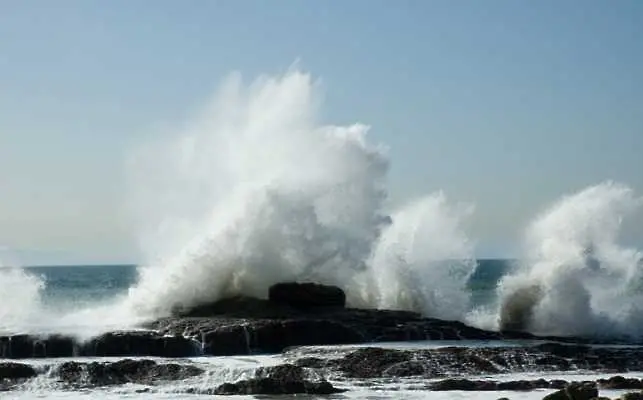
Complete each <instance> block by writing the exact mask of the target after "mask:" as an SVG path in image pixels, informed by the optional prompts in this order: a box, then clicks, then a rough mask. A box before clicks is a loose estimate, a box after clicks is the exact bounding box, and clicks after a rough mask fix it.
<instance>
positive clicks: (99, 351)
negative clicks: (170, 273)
mask: <svg viewBox="0 0 643 400" xmlns="http://www.w3.org/2000/svg"><path fill="white" fill-rule="evenodd" d="M197 347H199V345H198V343H196V342H195V341H193V340H191V339H188V338H185V337H183V336H166V335H161V334H159V333H158V332H155V331H122V332H110V333H105V334H102V335H99V336H97V337H94V338H92V339H90V340H88V341H86V342H79V341H78V340H76V339H74V338H72V337H65V336H60V335H52V336H35V335H13V336H0V358H7V359H25V358H57V357H127V356H154V357H191V356H195V355H197V354H198V353H199V352H200V350H199V349H197Z"/></svg>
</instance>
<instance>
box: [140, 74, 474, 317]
mask: <svg viewBox="0 0 643 400" xmlns="http://www.w3.org/2000/svg"><path fill="white" fill-rule="evenodd" d="M316 89H317V84H316V83H315V82H313V81H312V79H311V77H310V76H309V75H308V74H305V73H302V72H299V71H297V70H291V71H288V72H287V73H286V74H284V75H283V76H278V77H262V78H260V79H258V80H256V81H255V82H253V83H252V84H250V85H244V83H243V82H242V80H241V78H240V77H239V76H238V75H233V76H231V77H230V78H229V79H228V80H227V81H226V82H225V84H224V85H222V87H221V89H220V90H219V92H218V93H217V95H216V96H215V97H214V99H213V100H212V101H211V102H210V104H209V105H208V107H206V108H205V110H204V111H203V113H201V114H200V116H199V117H198V118H196V119H195V120H194V121H193V123H191V124H190V125H189V126H187V127H186V128H185V129H183V130H181V131H180V133H179V134H178V135H170V136H168V137H165V138H163V139H162V140H157V141H155V143H146V144H145V145H144V146H141V147H140V148H139V149H137V151H136V152H135V153H133V156H132V159H131V164H130V167H131V168H130V171H131V172H132V176H131V178H132V188H133V199H135V200H136V201H135V202H134V205H135V206H136V208H135V210H134V211H135V215H137V216H139V217H140V219H139V222H140V225H139V226H140V227H141V230H142V234H141V237H142V238H143V240H142V242H141V245H142V249H143V250H144V252H145V256H146V260H147V262H146V263H145V266H144V267H141V268H140V281H139V283H138V285H136V286H135V287H133V288H132V289H131V290H130V293H129V299H128V302H129V306H130V308H132V309H133V310H134V311H135V312H136V313H138V314H139V315H154V316H160V315H167V314H168V313H170V312H171V311H172V310H173V309H175V308H177V307H179V308H180V307H190V306H194V305H197V304H201V303H205V302H210V301H214V300H217V299H219V298H222V297H225V296H229V295H234V294H245V295H252V296H258V297H265V296H267V293H268V287H269V286H270V285H271V284H274V283H277V282H280V281H289V280H299V281H304V280H307V281H316V282H321V283H326V284H334V285H338V286H340V287H342V288H343V289H345V290H346V292H347V296H348V301H349V303H350V304H353V305H359V306H371V307H391V308H403V309H413V310H417V311H421V312H424V313H426V314H429V315H436V316H444V315H448V316H452V317H454V318H458V317H461V315H456V314H458V313H460V312H464V311H462V310H464V309H465V308H466V307H467V301H468V296H467V295H466V291H465V290H464V285H465V283H466V279H467V277H468V275H469V274H470V273H471V272H472V270H473V269H474V267H475V263H473V262H472V261H471V260H472V259H473V258H472V257H471V252H472V246H471V245H470V243H469V241H468V240H467V238H466V236H465V235H464V233H463V231H462V229H461V226H460V225H461V219H463V218H465V217H466V216H467V213H468V212H470V209H469V208H467V207H460V206H458V205H453V206H452V205H450V204H448V202H447V201H446V197H445V196H444V195H442V194H437V195H430V196H427V197H426V198H424V199H418V200H416V201H415V202H412V203H411V204H410V205H409V206H408V207H405V208H404V209H401V210H399V211H394V212H392V213H391V214H390V215H389V213H386V212H384V210H385V207H386V201H387V191H386V176H387V171H388V159H387V157H386V149H385V148H384V147H382V146H379V145H373V144H371V143H369V142H368V140H367V139H368V130H369V128H368V127H367V126H365V125H361V124H355V125H350V126H331V125H324V124H321V123H320V122H319V121H318V105H319V104H320V103H321V101H320V98H319V97H318V96H317V95H316V92H317V90H316ZM454 266H455V267H454ZM460 288H462V290H461V291H460V290H459V289H460ZM455 292H457V293H455ZM454 294H455V295H454ZM452 295H454V296H452ZM455 303H458V304H457V306H455V307H454V305H455Z"/></svg>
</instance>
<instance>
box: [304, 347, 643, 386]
mask: <svg viewBox="0 0 643 400" xmlns="http://www.w3.org/2000/svg"><path fill="white" fill-rule="evenodd" d="M297 364H298V365H301V366H308V367H318V368H319V367H327V368H331V369H334V370H336V371H339V372H340V373H341V374H342V375H343V376H345V377H347V378H359V379H373V378H385V377H412V376H416V377H425V378H440V377H451V376H463V375H481V374H499V373H516V372H547V371H549V372H553V371H570V370H586V371H595V372H602V373H621V372H626V371H643V349H641V348H607V347H603V348H601V347H598V348H595V347H590V346H570V345H565V344H555V343H546V344H541V345H534V346H528V347H484V348H475V347H470V348H466V347H442V348H435V349H426V350H395V349H383V348H377V347H367V348H360V349H357V350H354V351H351V352H349V353H348V354H346V355H344V356H343V357H341V358H337V359H330V360H329V359H326V360H323V359H317V358H313V357H307V358H304V359H301V360H299V361H298V362H297ZM610 379H611V380H607V381H604V382H603V381H600V382H599V384H600V385H601V386H605V387H606V388H607V387H611V388H615V389H616V388H638V386H637V385H638V384H640V381H638V380H631V379H626V378H622V377H621V378H618V377H614V378H610ZM619 386H620V387H619Z"/></svg>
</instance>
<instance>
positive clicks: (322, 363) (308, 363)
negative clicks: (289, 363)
mask: <svg viewBox="0 0 643 400" xmlns="http://www.w3.org/2000/svg"><path fill="white" fill-rule="evenodd" d="M330 364H332V363H331V362H330V361H329V360H324V359H322V358H317V357H304V358H299V359H297V360H296V361H295V365H297V366H299V367H304V368H317V369H321V368H326V367H328V366H329V365H330Z"/></svg>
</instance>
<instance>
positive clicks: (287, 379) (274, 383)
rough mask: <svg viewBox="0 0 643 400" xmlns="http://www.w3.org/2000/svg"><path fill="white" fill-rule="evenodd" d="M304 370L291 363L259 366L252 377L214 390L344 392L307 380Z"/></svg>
mask: <svg viewBox="0 0 643 400" xmlns="http://www.w3.org/2000/svg"><path fill="white" fill-rule="evenodd" d="M306 378H307V374H306V371H305V370H304V369H303V368H302V367H299V366H296V365H292V364H283V365H277V366H274V367H263V368H259V369H258V370H257V371H256V372H255V377H254V378H253V379H246V380H242V381H239V382H235V383H224V384H223V385H221V386H219V387H218V388H216V389H215V390H214V394H218V395H259V394H264V395H279V394H320V395H327V394H333V393H340V392H344V390H341V389H337V388H335V387H334V386H333V385H332V384H331V383H330V382H328V381H326V380H324V379H322V380H317V381H312V380H308V379H306Z"/></svg>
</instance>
